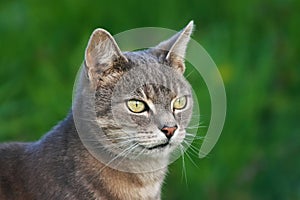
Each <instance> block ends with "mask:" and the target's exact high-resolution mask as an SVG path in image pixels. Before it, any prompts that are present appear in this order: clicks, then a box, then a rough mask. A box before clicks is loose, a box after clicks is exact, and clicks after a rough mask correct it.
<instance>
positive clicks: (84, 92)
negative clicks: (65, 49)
mask: <svg viewBox="0 0 300 200" xmlns="http://www.w3.org/2000/svg"><path fill="white" fill-rule="evenodd" d="M192 26H193V24H192V23H190V24H189V25H188V26H187V27H186V28H185V29H184V30H183V31H181V32H179V33H178V34H177V35H175V36H174V37H172V38H171V39H170V40H168V41H165V42H163V43H161V44H160V45H158V46H157V47H154V48H151V49H148V50H145V51H138V52H126V53H122V52H121V51H120V49H119V47H118V46H117V44H116V42H115V41H114V39H113V37H112V36H111V35H110V34H109V33H108V32H107V31H105V30H103V29H97V30H95V31H94V33H93V34H92V36H91V38H90V41H89V43H88V47H87V49H86V53H85V62H84V64H83V67H82V70H81V74H80V76H79V80H78V85H77V90H76V94H75V101H74V104H73V107H72V111H71V112H70V113H69V114H68V116H67V117H66V119H65V120H64V121H62V122H61V123H59V124H58V125H57V126H56V127H54V128H53V129H52V130H51V131H50V132H48V133H47V134H46V135H45V136H44V137H43V138H42V139H41V140H39V141H37V142H34V143H10V144H2V145H0V199H1V200H2V199H12V200H21V199H26V200H27V199H38V200H44V199H49V200H50V199H70V200H71V199H72V200H76V199H78V200H79V199H160V193H161V186H162V183H163V180H164V177H165V174H166V172H167V164H168V159H169V156H170V154H171V153H172V152H173V151H174V150H175V149H176V148H178V146H179V145H180V144H181V142H182V141H183V140H184V138H185V128H186V127H187V125H188V121H189V119H190V117H191V113H192V104H193V102H192V98H191V89H190V86H189V84H188V83H187V81H186V80H185V79H184V77H183V75H182V73H183V71H184V61H183V56H184V52H185V50H186V45H187V42H188V38H189V37H190V34H191V31H192ZM181 96H187V98H188V104H187V106H186V108H184V109H183V110H180V111H179V110H174V109H173V108H172V102H173V101H174V99H175V98H177V97H181ZM129 99H139V100H143V101H144V102H146V103H147V104H148V106H149V111H147V113H146V112H144V113H142V114H136V113H132V112H130V111H129V110H128V108H127V107H126V101H127V100H129ZM164 126H169V127H172V126H178V129H177V130H176V131H175V134H174V136H173V137H172V138H171V139H170V140H168V139H167V138H166V136H165V135H164V134H163V132H162V131H161V129H162V128H163V127H164ZM125 136H126V137H125ZM85 139H86V141H87V142H86V141H85ZM162 144H166V146H164V147H157V148H156V146H160V145H162ZM94 147H96V148H94ZM130 147H132V148H131V149H130ZM90 148H92V149H90ZM93 148H94V149H93ZM128 148H129V149H130V150H129V151H128V153H127V154H126V155H125V156H120V155H122V152H124V150H126V149H128ZM95 149H96V150H95ZM118 156H120V159H119V160H118V159H116V162H117V163H115V164H116V165H112V164H113V162H109V161H110V160H109V159H111V158H116V157H118ZM120 166H121V167H122V169H119V168H118V167H120ZM149 166H150V167H149ZM132 170H133V171H132Z"/></svg>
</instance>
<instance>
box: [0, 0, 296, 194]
mask: <svg viewBox="0 0 300 200" xmlns="http://www.w3.org/2000/svg"><path fill="white" fill-rule="evenodd" d="M299 10H300V1H296V0H273V1H271V0H266V1H258V0H245V1H236V0H227V1H220V0H216V1H205V2H201V1H197V0H190V1H171V0H165V1H158V0H154V1H151V2H142V1H119V2H115V1H91V0H86V1H77V0H72V1H71V0H60V1H58V0H53V1H35V0H23V1H17V0H10V1H3V0H2V1H1V2H0V47H1V48H0V66H1V67H0V91H1V92H0V102H1V106H0V141H12V140H22V141H30V140H36V139H38V138H39V137H41V136H42V135H43V134H44V133H45V132H46V131H48V130H49V129H50V128H51V127H52V126H53V125H55V124H56V123H57V121H59V120H61V119H63V118H64V116H65V115H66V113H67V112H68V110H69V109H70V106H71V100H72V98H71V97H72V87H73V82H74V79H75V76H76V72H77V70H78V68H79V66H80V64H81V62H82V60H83V53H84V49H85V45H86V43H87V40H88V37H89V35H90V33H91V32H92V30H93V29H94V28H96V27H103V28H105V29H108V30H109V31H110V32H111V33H112V34H116V33H119V32H121V31H124V30H128V29H131V28H137V27H145V26H155V27H166V28H170V29H174V30H179V29H181V28H182V27H183V26H185V25H186V24H187V22H188V21H189V20H191V19H193V20H194V21H195V24H196V25H197V27H196V30H195V32H194V36H193V37H194V39H196V40H197V41H198V42H199V43H200V44H202V45H203V46H204V47H205V49H206V50H207V51H208V52H209V54H210V55H211V57H212V58H213V59H214V61H215V62H216V64H217V66H218V67H219V70H220V72H221V74H222V76H223V79H224V82H225V86H226V92H227V100H228V111H227V118H226V124H225V127H224V130H223V133H222V135H221V138H220V140H219V141H218V143H217V145H216V146H215V148H214V150H213V151H212V152H211V153H210V154H209V156H208V157H207V158H205V159H202V160H200V159H198V158H197V156H193V155H191V157H192V159H193V161H194V162H195V164H196V165H197V166H198V167H196V166H194V165H193V164H192V162H191V161H189V159H188V157H187V156H185V169H186V178H185V175H184V174H185V173H183V174H182V172H184V170H183V168H182V160H181V159H180V160H178V161H176V162H175V163H174V164H172V165H171V166H170V173H169V175H168V178H167V179H166V182H165V186H164V188H163V199H172V200H176V199H246V200H247V199H300V170H299V169H300V159H299V157H298V156H299V154H300V125H299V119H300V88H299V86H300V62H299V55H300V37H299V36H300V26H299V25H300V12H299ZM193 76H194V75H191V77H193ZM190 80H191V82H192V84H193V80H196V78H190ZM202 86H203V88H200V87H199V84H198V85H196V84H194V89H195V90H196V91H197V93H198V95H199V94H200V96H201V95H202V94H203V98H200V100H199V102H200V107H201V116H203V118H202V121H203V122H204V125H207V126H208V123H209V118H210V117H209V116H210V108H209V107H210V102H209V96H208V93H207V91H206V88H205V84H202ZM200 134H201V135H204V134H205V129H201V130H200ZM190 154H192V152H191V151H190ZM297 155H298V156H297ZM0 156H1V155H0Z"/></svg>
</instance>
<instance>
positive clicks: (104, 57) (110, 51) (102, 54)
mask: <svg viewBox="0 0 300 200" xmlns="http://www.w3.org/2000/svg"><path fill="white" fill-rule="evenodd" d="M122 61H123V62H127V58H126V57H125V56H124V55H123V54H122V52H121V50H120V48H119V47H118V45H117V43H116V41H115V40H114V38H113V37H112V36H111V34H110V33H109V32H107V31H106V30H104V29H100V28H99V29H96V30H95V31H94V32H93V33H92V35H91V37H90V39H89V42H88V45H87V48H86V50H85V66H86V69H87V76H88V77H89V79H93V78H94V77H95V76H97V75H99V73H101V72H103V71H105V70H108V69H109V68H112V67H113V65H114V63H115V62H122Z"/></svg>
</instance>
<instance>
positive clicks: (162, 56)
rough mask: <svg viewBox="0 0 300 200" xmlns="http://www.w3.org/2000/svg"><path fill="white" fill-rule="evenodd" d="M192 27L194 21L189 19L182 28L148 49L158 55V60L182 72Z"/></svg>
mask: <svg viewBox="0 0 300 200" xmlns="http://www.w3.org/2000/svg"><path fill="white" fill-rule="evenodd" d="M193 28H194V22H193V21H190V23H189V24H188V25H187V26H186V27H185V28H184V29H183V30H181V31H180V32H178V33H177V34H175V35H174V36H173V37H171V38H170V39H168V40H166V41H163V42H161V43H160V44H158V45H157V46H156V47H154V48H152V49H150V51H151V52H152V53H153V54H155V55H156V56H157V57H158V59H159V61H160V62H166V63H168V64H169V65H170V66H171V67H173V68H174V69H175V70H176V71H179V72H180V73H183V72H184V70H185V64H184V58H185V52H186V48H187V44H188V42H189V41H190V37H191V34H192V32H193Z"/></svg>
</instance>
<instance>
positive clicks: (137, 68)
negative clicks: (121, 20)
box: [83, 22, 193, 159]
mask: <svg viewBox="0 0 300 200" xmlns="http://www.w3.org/2000/svg"><path fill="white" fill-rule="evenodd" d="M192 30H193V22H190V23H189V24H188V25H187V26H186V27H185V28H184V29H183V30H182V31H180V32H178V33H177V34H176V35H174V36H173V37H171V38H170V39H168V40H166V41H163V42H161V43H160V44H158V45H157V46H155V47H153V48H149V49H147V50H142V51H134V52H124V53H123V52H121V50H120V48H119V47H118V45H117V43H116V42H115V40H114V38H113V37H112V36H111V35H110V33H108V32H107V31H105V30H103V29H96V30H95V31H94V32H93V34H92V35H91V37H90V40H89V42H88V46H87V48H86V52H85V61H84V69H83V71H84V76H85V78H86V80H87V82H86V83H87V84H86V86H85V87H89V90H91V91H92V95H91V96H92V98H93V102H94V103H93V104H94V105H93V104H90V106H85V109H87V110H89V111H90V110H93V111H94V113H95V115H94V117H95V119H90V120H89V122H91V121H92V122H93V124H94V125H96V126H95V127H97V126H98V127H99V130H97V129H96V130H95V129H94V128H93V131H92V132H93V133H92V134H94V135H96V136H95V138H96V139H95V138H94V139H92V140H94V141H93V145H94V148H97V147H99V148H100V147H101V149H102V151H103V150H104V151H106V152H109V154H110V155H113V156H112V157H115V156H120V157H127V158H129V159H143V158H149V157H151V158H161V157H167V156H168V155H169V154H170V153H171V152H172V151H174V149H175V148H178V147H179V146H180V145H181V143H182V142H183V140H184V138H185V135H186V131H185V128H186V127H187V125H188V123H189V121H190V119H191V115H192V107H193V100H192V93H191V88H190V85H189V84H188V82H187V81H186V80H185V78H184V76H183V73H184V70H185V64H184V56H185V52H186V48H187V44H188V41H189V40H190V35H191V33H192ZM145 39H146V38H145ZM83 112H84V110H83ZM90 130H91V129H90ZM97 143H98V144H97ZM100 153H101V152H100Z"/></svg>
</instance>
